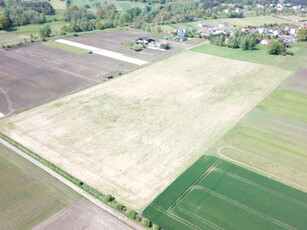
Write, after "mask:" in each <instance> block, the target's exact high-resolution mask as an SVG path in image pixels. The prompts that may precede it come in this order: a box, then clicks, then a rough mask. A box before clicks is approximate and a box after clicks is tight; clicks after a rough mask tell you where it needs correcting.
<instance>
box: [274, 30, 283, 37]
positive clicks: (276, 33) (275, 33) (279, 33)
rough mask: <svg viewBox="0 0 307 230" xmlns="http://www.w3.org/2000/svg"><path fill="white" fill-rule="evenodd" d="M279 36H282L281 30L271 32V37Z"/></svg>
mask: <svg viewBox="0 0 307 230" xmlns="http://www.w3.org/2000/svg"><path fill="white" fill-rule="evenodd" d="M281 34H282V32H281V30H273V35H274V36H276V37H278V36H279V35H281Z"/></svg>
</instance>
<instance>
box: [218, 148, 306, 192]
mask: <svg viewBox="0 0 307 230" xmlns="http://www.w3.org/2000/svg"><path fill="white" fill-rule="evenodd" d="M225 148H230V149H233V150H236V151H239V152H245V151H243V150H240V149H237V148H235V147H233V146H221V147H219V148H218V149H217V154H218V156H220V157H222V158H224V159H226V160H228V161H232V162H235V163H237V164H239V165H242V166H245V167H247V168H250V169H253V170H255V171H258V172H260V173H261V174H264V175H268V176H269V177H273V178H274V177H275V178H276V179H278V180H280V181H284V182H286V183H289V184H292V185H295V186H296V187H301V188H303V189H304V191H306V190H307V187H305V186H303V185H300V184H297V183H295V182H292V181H289V180H287V179H284V178H281V177H278V176H275V175H274V174H271V173H269V172H266V171H263V170H261V169H258V168H256V167H253V166H251V165H248V164H245V163H243V162H241V161H238V160H235V159H232V158H231V157H227V156H225V155H224V154H223V153H222V150H223V149H225ZM253 155H255V154H253Z"/></svg>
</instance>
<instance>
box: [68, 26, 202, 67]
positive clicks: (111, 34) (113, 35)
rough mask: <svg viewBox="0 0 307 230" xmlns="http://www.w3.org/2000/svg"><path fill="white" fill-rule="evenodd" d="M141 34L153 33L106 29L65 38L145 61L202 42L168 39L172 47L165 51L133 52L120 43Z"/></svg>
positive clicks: (148, 34) (197, 40) (131, 39)
mask: <svg viewBox="0 0 307 230" xmlns="http://www.w3.org/2000/svg"><path fill="white" fill-rule="evenodd" d="M141 36H149V37H150V38H154V37H153V36H154V35H152V34H151V33H148V32H144V31H142V30H121V31H108V32H102V33H97V34H90V35H85V36H79V37H71V38H69V39H66V38H65V39H66V40H70V41H75V42H79V43H82V44H85V45H90V46H95V47H98V48H101V49H106V50H110V51H114V52H118V53H122V54H124V55H127V56H131V57H135V58H138V59H141V60H145V61H153V60H156V59H160V58H162V57H165V56H168V55H170V54H173V53H176V52H178V51H180V50H183V49H186V48H189V47H192V46H194V45H197V44H200V43H201V42H203V40H201V39H193V40H191V41H186V42H175V41H169V42H170V45H171V47H172V48H171V49H169V50H167V51H159V50H153V49H143V50H142V51H139V52H135V51H132V50H128V49H127V48H125V47H124V46H123V45H122V43H124V42H129V41H133V40H136V39H138V38H139V37H141ZM159 40H161V39H159Z"/></svg>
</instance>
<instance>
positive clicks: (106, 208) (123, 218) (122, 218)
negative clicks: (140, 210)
mask: <svg viewBox="0 0 307 230" xmlns="http://www.w3.org/2000/svg"><path fill="white" fill-rule="evenodd" d="M0 143H1V144H3V145H4V146H6V147H8V148H9V149H11V150H13V151H14V152H15V153H16V154H18V155H20V156H21V157H23V158H25V159H26V160H28V161H30V162H31V163H33V164H34V165H36V166H37V167H39V168H41V169H42V170H44V171H45V172H47V173H48V174H50V175H51V176H53V177H55V178H56V179H58V180H59V181H61V182H62V183H64V184H65V185H67V186H68V187H69V188H71V189H72V190H74V191H75V192H77V193H78V194H79V195H81V196H83V197H84V198H86V199H88V200H89V201H91V202H92V203H93V204H95V205H96V206H98V207H99V208H101V209H103V210H104V211H105V212H107V213H109V214H111V216H113V217H115V218H116V219H119V220H120V221H122V222H124V223H126V224H127V225H128V226H130V227H132V228H134V229H137V230H145V229H144V228H143V227H141V226H140V225H138V224H137V223H135V222H133V221H132V220H130V219H129V218H127V217H126V216H124V215H123V214H121V213H119V212H117V211H116V210H114V209H113V208H111V207H109V206H108V205H106V204H104V203H102V202H101V201H99V200H98V199H97V198H95V197H93V196H92V195H90V194H89V193H87V192H86V191H84V190H83V189H81V188H79V187H78V186H77V185H75V184H73V183H72V182H70V181H69V180H68V179H66V178H64V177H63V176H61V175H60V174H58V173H57V172H55V171H53V170H52V169H51V168H49V167H48V166H46V165H44V164H42V163H41V162H39V161H38V160H36V159H34V158H32V157H31V156H29V155H28V154H26V153H24V152H23V151H21V150H20V149H18V148H17V147H15V146H13V145H12V144H10V143H8V142H7V141H5V140H4V139H2V138H1V137H0Z"/></svg>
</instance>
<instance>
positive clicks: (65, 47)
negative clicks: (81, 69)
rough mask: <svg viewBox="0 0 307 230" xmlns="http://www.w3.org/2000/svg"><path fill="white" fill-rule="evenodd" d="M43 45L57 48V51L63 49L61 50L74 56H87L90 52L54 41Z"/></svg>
mask: <svg viewBox="0 0 307 230" xmlns="http://www.w3.org/2000/svg"><path fill="white" fill-rule="evenodd" d="M42 45H44V46H48V47H51V48H55V49H61V50H65V51H68V52H71V53H74V54H85V53H87V52H88V50H86V49H82V48H78V47H73V46H69V45H65V44H62V43H59V42H56V41H53V40H50V41H47V42H43V43H42Z"/></svg>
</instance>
